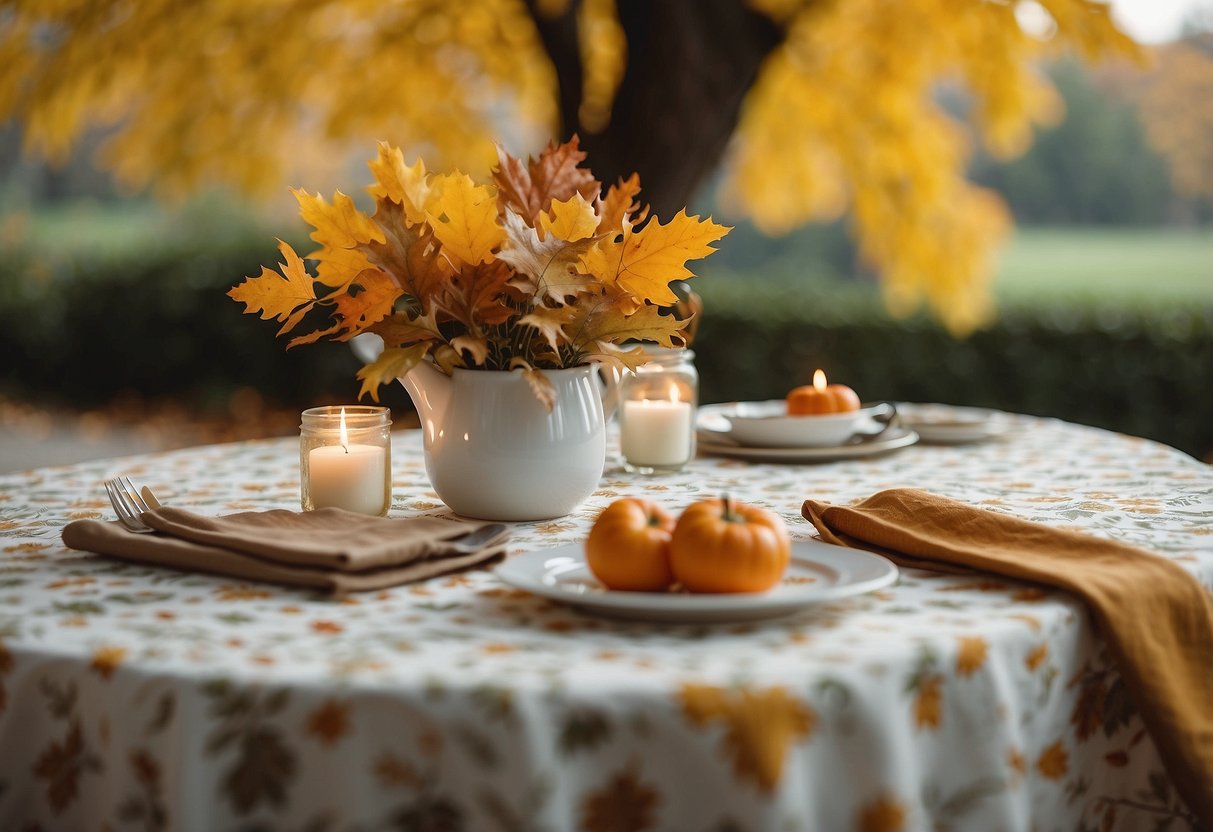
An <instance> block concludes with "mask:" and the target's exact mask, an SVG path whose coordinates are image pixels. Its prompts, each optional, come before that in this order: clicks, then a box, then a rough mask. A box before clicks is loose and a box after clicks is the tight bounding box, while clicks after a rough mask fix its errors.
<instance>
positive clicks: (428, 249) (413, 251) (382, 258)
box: [366, 202, 455, 312]
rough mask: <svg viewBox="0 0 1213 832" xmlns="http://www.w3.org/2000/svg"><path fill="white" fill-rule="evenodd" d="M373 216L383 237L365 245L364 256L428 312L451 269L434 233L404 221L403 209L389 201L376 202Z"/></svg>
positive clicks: (424, 227) (452, 272) (443, 288)
mask: <svg viewBox="0 0 1213 832" xmlns="http://www.w3.org/2000/svg"><path fill="white" fill-rule="evenodd" d="M375 220H376V221H377V222H378V223H379V224H380V227H381V228H383V231H384V237H385V241H384V242H383V243H371V244H369V245H368V246H366V250H367V256H368V259H369V260H370V261H371V262H372V263H373V264H374V265H375V266H376V267H377V268H379V269H380V270H382V271H384V272H386V273H387V274H389V275H391V276H392V279H393V280H395V281H396V283H397V285H399V286H400V288H401V289H402V290H403V291H404V293H405V294H407V295H410V296H412V297H414V298H416V299H417V301H418V303H420V304H421V308H422V309H423V310H425V311H427V312H428V311H429V310H430V309H431V308H432V307H433V304H434V302H435V300H436V299H437V297H438V296H439V295H441V294H442V292H444V291H445V290H446V288H447V284H448V282H449V281H450V279H451V276H452V275H453V274H454V271H455V270H454V269H453V268H452V267H451V264H450V263H449V262H448V261H447V259H446V258H445V257H443V256H442V255H441V250H440V248H439V246H438V242H437V240H436V239H435V237H434V233H433V232H432V231H430V230H428V229H427V227H426V226H412V227H410V226H409V225H407V224H406V223H405V221H404V213H403V209H402V208H401V207H400V206H399V205H396V204H395V203H391V202H387V203H380V206H379V210H378V211H376V212H375Z"/></svg>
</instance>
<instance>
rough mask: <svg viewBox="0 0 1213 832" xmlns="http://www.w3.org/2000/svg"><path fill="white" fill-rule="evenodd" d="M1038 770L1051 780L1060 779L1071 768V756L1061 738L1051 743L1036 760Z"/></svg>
mask: <svg viewBox="0 0 1213 832" xmlns="http://www.w3.org/2000/svg"><path fill="white" fill-rule="evenodd" d="M1036 770H1037V771H1039V772H1040V773H1041V775H1042V776H1044V777H1046V778H1048V779H1049V780H1060V779H1061V778H1063V777H1065V776H1066V772H1067V771H1069V770H1070V758H1069V755H1068V754H1066V749H1065V747H1064V746H1062V744H1061V740H1058V741H1057V742H1055V743H1053V744H1052V745H1050V746H1049V747H1048V748H1046V749H1045V750H1044V751H1043V752H1041V755H1040V757H1039V758H1038V759H1037V760H1036Z"/></svg>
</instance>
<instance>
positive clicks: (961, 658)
mask: <svg viewBox="0 0 1213 832" xmlns="http://www.w3.org/2000/svg"><path fill="white" fill-rule="evenodd" d="M988 652H989V645H987V644H986V640H985V639H984V638H982V637H981V636H964V637H962V638H961V639H960V647H959V649H958V650H957V653H956V672H957V673H958V674H960V675H961V676H971V675H972V674H973V673H975V672H976V671H978V670H980V669H981V666H982V665H984V664H985V663H986V654H987V653H988Z"/></svg>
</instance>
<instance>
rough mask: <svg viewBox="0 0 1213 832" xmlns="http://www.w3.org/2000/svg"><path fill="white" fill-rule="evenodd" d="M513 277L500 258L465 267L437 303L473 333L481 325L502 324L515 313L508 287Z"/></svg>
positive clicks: (511, 294)
mask: <svg viewBox="0 0 1213 832" xmlns="http://www.w3.org/2000/svg"><path fill="white" fill-rule="evenodd" d="M512 277H513V271H512V270H511V269H510V267H509V266H508V265H507V264H505V263H503V262H501V261H494V262H492V263H482V264H480V265H478V266H473V267H470V268H466V267H465V268H464V269H462V270H461V271H460V272H459V274H457V275H455V277H454V279H453V280H452V281H451V283H450V284H449V286H448V288H447V291H446V293H445V294H444V295H443V297H442V299H441V300H440V301H438V303H439V304H440V305H441V306H442V308H443V310H445V311H446V312H448V313H450V315H451V316H452V317H453V318H455V320H457V321H460V322H461V323H463V324H464V325H466V326H467V327H468V328H469V329H471V330H472V331H473V332H475V331H477V329H478V327H479V326H480V325H488V326H492V325H494V324H499V323H503V322H505V321H507V320H509V319H510V318H511V317H513V316H515V315H517V314H518V313H517V311H516V310H515V309H514V308H513V307H511V306H510V304H509V299H510V298H511V297H512V296H513V295H514V293H515V290H514V288H513V287H511V286H510V278H512Z"/></svg>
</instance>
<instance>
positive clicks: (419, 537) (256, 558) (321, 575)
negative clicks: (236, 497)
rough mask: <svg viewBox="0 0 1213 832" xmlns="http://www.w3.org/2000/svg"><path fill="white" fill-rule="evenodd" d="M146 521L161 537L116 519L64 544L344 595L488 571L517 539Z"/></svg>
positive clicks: (433, 524)
mask: <svg viewBox="0 0 1213 832" xmlns="http://www.w3.org/2000/svg"><path fill="white" fill-rule="evenodd" d="M142 516H143V521H144V522H145V523H147V524H148V525H149V526H152V527H153V528H155V529H157V530H159V531H160V532H161V533H160V534H135V533H134V532H131V531H129V530H128V529H127V528H126V527H124V526H123V525H122V524H121V523H118V522H116V521H114V522H102V521H97V520H76V521H74V522H72V523H69V524H68V525H67V526H66V527H64V529H63V543H64V545H65V546H68V547H70V548H72V549H80V550H83V551H88V552H97V553H99V554H103V555H109V556H111V557H116V558H122V559H124V560H133V561H139V562H141V563H152V564H157V565H161V566H171V567H174V568H176V569H184V570H188V571H201V572H212V573H215V574H219V575H228V576H231V577H235V578H242V579H246V580H254V581H270V582H272V583H280V584H289V585H292V586H307V587H315V588H318V589H325V590H328V591H330V592H334V593H338V594H342V593H346V592H361V591H365V590H373V589H384V588H386V587H390V586H396V585H397V584H403V583H410V582H413V581H421V580H425V579H427V578H432V577H435V576H437V575H443V574H446V573H448V572H456V571H460V570H463V569H469V568H471V567H474V566H481V565H487V564H488V563H490V562H493V561H497V560H500V559H501V557H502V556H503V555H504V552H505V544H506V541H507V540H508V539H509V532H508V531H505V532H502V533H501V534H500V535H498V536H497V537H495V538H493V539H492V540H490V541H489V542H488V543H487V544H485V545H484V546H483V547H482V548H480V549H478V550H477V551H475V552H473V553H471V554H465V553H461V552H457V551H455V550H454V549H453V548H452V545H451V544H452V542H453V541H455V540H456V539H458V538H460V537H463V536H464V535H466V534H468V533H469V532H473V531H476V530H477V529H479V528H482V527H483V526H485V525H487V524H485V523H473V522H466V521H455V520H444V519H441V518H437V517H416V518H387V517H368V516H367V515H365V514H356V513H354V512H350V511H345V510H343V509H338V508H324V509H320V510H318V511H307V512H295V511H284V510H272V511H247V512H242V513H240V514H229V515H226V516H224V517H204V516H202V515H200V514H194V513H193V512H190V511H184V510H182V509H177V508H158V509H154V510H152V511H148V512H144V514H143V515H142Z"/></svg>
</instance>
